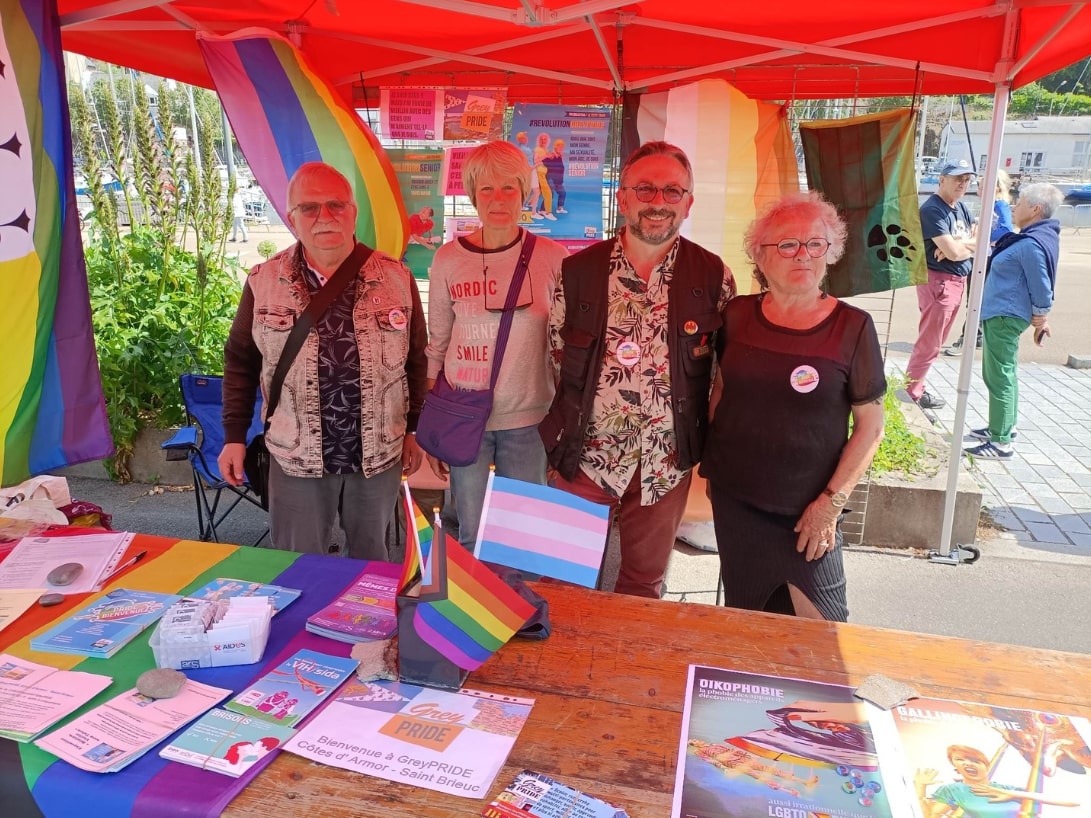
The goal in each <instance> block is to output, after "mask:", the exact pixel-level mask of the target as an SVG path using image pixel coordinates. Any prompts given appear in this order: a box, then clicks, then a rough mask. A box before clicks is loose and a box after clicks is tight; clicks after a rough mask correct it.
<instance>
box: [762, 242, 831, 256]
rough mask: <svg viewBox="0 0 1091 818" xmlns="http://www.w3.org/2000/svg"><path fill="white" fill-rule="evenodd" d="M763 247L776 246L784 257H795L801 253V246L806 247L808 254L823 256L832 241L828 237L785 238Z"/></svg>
mask: <svg viewBox="0 0 1091 818" xmlns="http://www.w3.org/2000/svg"><path fill="white" fill-rule="evenodd" d="M762 247H776V248H777V252H778V253H780V255H781V257H782V258H795V257H796V256H798V255H799V248H800V247H806V248H807V255H808V256H810V257H811V258H822V256H824V255H826V251H827V250H829V249H830V243H829V242H828V241H826V239H807V241H802V240H801V239H783V240H782V241H778V242H777V243H776V244H763V245H762Z"/></svg>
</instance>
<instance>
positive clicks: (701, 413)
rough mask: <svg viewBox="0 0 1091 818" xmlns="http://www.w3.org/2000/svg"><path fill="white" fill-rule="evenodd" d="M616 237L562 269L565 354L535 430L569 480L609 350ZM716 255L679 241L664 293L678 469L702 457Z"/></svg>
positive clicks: (720, 271) (719, 266)
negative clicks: (608, 322)
mask: <svg viewBox="0 0 1091 818" xmlns="http://www.w3.org/2000/svg"><path fill="white" fill-rule="evenodd" d="M613 249H614V242H613V241H603V242H599V243H598V244H594V245H592V246H591V247H588V248H587V249H586V250H582V251H580V252H579V253H576V254H575V255H573V256H569V257H568V258H566V259H565V260H564V262H563V264H562V267H561V286H562V287H563V288H564V303H565V316H564V326H563V328H562V329H561V337H562V339H563V340H564V354H563V356H562V359H561V377H560V382H559V383H558V384H557V394H556V395H555V396H554V398H553V405H552V406H550V407H549V412H548V413H547V414H546V416H545V419H544V420H543V421H542V422H541V424H540V425H539V427H538V431H539V432H540V434H541V436H542V442H543V443H544V444H545V448H546V452H547V454H548V455H549V462H550V465H552V466H553V468H555V469H556V470H557V471H558V472H559V473H560V475H561V476H562V477H564V478H565V479H566V480H572V479H573V478H574V477H575V476H576V472H577V470H578V469H579V464H580V454H581V452H582V451H583V445H584V435H585V434H586V430H587V421H588V418H589V417H590V416H591V407H592V404H593V403H594V400H595V392H596V390H597V388H598V383H599V377H600V375H601V373H602V366H603V362H604V361H605V353H606V313H607V310H606V307H607V304H606V297H607V293H608V292H609V284H610V254H611V253H612V252H613ZM723 279H724V263H723V261H722V260H721V259H720V257H719V256H717V255H715V254H714V253H710V252H709V251H708V250H705V249H704V248H703V247H700V246H698V245H696V244H694V243H693V242H691V241H688V240H687V239H680V246H679V248H678V255H677V257H676V258H675V264H674V274H673V277H672V278H671V282H670V290H669V292H668V295H667V325H668V339H667V344H668V351H667V357H668V360H669V363H670V375H671V404H672V406H671V409H672V415H673V417H674V431H675V435H676V436H677V438H678V467H679V468H680V469H689V468H692V467H693V466H694V465H696V464H697V461H698V460H700V459H701V450H702V448H703V446H704V441H705V434H706V432H707V431H708V395H709V390H710V387H711V384H712V372H713V368H712V365H713V359H714V357H715V356H714V354H713V353H714V351H715V348H716V342H717V340H718V337H717V336H718V333H719V330H720V327H722V326H723V316H722V315H721V314H720V313H719V312H718V311H717V309H716V306H717V304H718V302H719V300H720V292H721V290H722V288H723Z"/></svg>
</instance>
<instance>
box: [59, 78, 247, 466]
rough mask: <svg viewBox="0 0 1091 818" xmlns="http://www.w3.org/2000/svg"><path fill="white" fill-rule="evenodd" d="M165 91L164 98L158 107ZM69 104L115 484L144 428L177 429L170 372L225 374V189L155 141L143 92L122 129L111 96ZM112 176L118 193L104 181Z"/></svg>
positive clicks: (214, 176) (180, 413)
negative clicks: (84, 191)
mask: <svg viewBox="0 0 1091 818" xmlns="http://www.w3.org/2000/svg"><path fill="white" fill-rule="evenodd" d="M169 93H170V92H169V91H168V90H167V89H166V88H163V89H161V93H160V96H161V102H162V99H163V95H164V94H167V95H169ZM69 101H70V108H71V111H72V124H73V137H74V142H75V146H76V150H77V156H79V157H80V158H81V162H80V170H81V171H82V173H83V174H84V176H85V177H86V179H87V182H88V187H89V189H90V200H91V209H90V211H89V212H88V213H87V215H86V217H85V218H86V221H85V224H84V227H85V231H84V254H85V257H86V261H87V277H88V285H89V289H90V295H91V312H92V323H93V325H94V330H95V343H96V347H97V350H98V359H99V370H100V372H101V374H102V386H103V392H104V393H105V397H106V410H107V414H108V416H109V420H110V431H111V433H112V435H113V438H114V445H115V447H116V453H115V455H114V460H113V462H112V464H111V465H112V472H113V474H114V476H115V477H116V478H117V479H118V480H120V481H122V482H124V481H127V480H128V479H129V478H130V473H129V460H130V458H131V457H132V453H133V445H134V443H135V440H136V437H137V434H138V433H139V432H140V431H141V429H143V428H145V427H147V426H151V427H156V428H166V427H169V426H172V425H177V424H179V423H181V422H182V420H183V418H184V410H183V407H182V400H181V394H180V393H179V389H178V377H179V375H181V374H182V373H184V372H189V371H196V372H210V373H216V372H221V371H222V370H223V347H224V342H225V341H226V340H227V335H228V332H229V330H230V328H231V321H232V319H233V318H234V315H235V310H236V308H237V306H238V303H239V296H240V293H241V285H240V284H239V278H238V267H237V263H236V262H234V261H232V260H229V259H228V258H227V256H226V253H225V252H224V246H225V245H224V240H225V238H226V235H227V228H228V224H229V223H230V215H229V214H230V210H229V208H228V206H227V202H229V201H230V197H231V194H232V190H231V187H232V186H229V189H228V190H227V191H224V189H223V185H222V183H221V180H220V176H219V172H218V170H217V169H216V168H215V166H214V165H211V164H206V165H205V166H204V168H203V169H202V168H199V167H198V164H197V162H196V157H195V154H194V153H193V152H191V151H189V150H188V149H187V148H185V147H184V146H180V145H178V144H173V143H167V142H165V141H164V140H163V138H162V136H161V134H162V133H163V129H161V128H158V127H157V126H156V124H155V122H154V120H153V117H152V113H151V109H150V106H149V104H148V100H147V98H146V97H145V94H144V91H143V87H142V86H141V85H137V86H135V88H134V89H133V102H134V105H133V108H132V111H131V119H130V121H129V122H127V123H125V122H123V121H122V117H121V115H120V114H119V111H118V109H117V107H116V100H114V99H113V97H112V95H110V94H104V95H101V96H99V97H97V98H96V97H95V96H94V95H92V96H85V95H84V94H83V93H82V92H81V91H80V90H79V89H78V88H75V87H73V88H70V89H69ZM99 123H101V124H99ZM168 130H169V129H168ZM212 132H213V130H212V128H211V127H210V125H209V123H208V122H206V123H205V127H204V128H202V129H200V130H199V133H198V135H197V142H198V144H199V147H200V151H201V153H202V155H203V156H205V157H213V156H214V153H213V151H212V136H211V134H212ZM109 176H113V177H114V178H115V179H117V180H118V181H119V182H120V183H121V184H120V191H114V190H110V189H109V187H108V186H106V185H103V184H102V179H103V178H109ZM123 224H127V225H128V227H124V226H123ZM190 248H192V249H190Z"/></svg>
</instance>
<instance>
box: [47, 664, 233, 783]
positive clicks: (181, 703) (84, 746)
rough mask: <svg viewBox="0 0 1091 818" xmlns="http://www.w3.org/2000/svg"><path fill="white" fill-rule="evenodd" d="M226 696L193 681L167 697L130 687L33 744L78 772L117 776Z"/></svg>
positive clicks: (223, 691)
mask: <svg viewBox="0 0 1091 818" xmlns="http://www.w3.org/2000/svg"><path fill="white" fill-rule="evenodd" d="M230 693H231V691H230V690H225V689H224V688H222V687H212V686H211V685H205V684H201V683H199V682H195V681H193V680H192V679H188V680H186V683H185V684H184V685H182V689H181V690H180V691H179V692H178V693H177V694H176V695H174V696H171V697H170V698H169V699H152V698H149V697H147V696H145V695H143V694H142V693H140V692H139V691H138V690H137V689H136V688H135V687H134V688H132V689H131V690H128V691H126V692H125V693H122V694H120V695H118V696H115V697H114V698H112V699H110V700H109V701H108V702H105V703H104V704H101V705H99V706H98V707H96V708H94V709H93V710H89V711H88V712H86V713H84V714H83V715H81V716H78V717H77V718H75V719H73V720H72V721H70V722H69V723H68V724H66V725H65V726H64V727H61V728H60V729H58V730H54V731H53V732H52V733H49V734H47V735H45V736H42V738H40V739H38V740H37V741H35V742H34V743H35V744H36V745H37V746H38V747H40V748H41V749H43V750H45V751H46V752H47V753H52V754H53V755H55V756H57V757H58V758H60V759H62V760H64V761H67V762H68V763H69V764H71V765H73V766H75V767H79V768H80V769H81V770H87V771H88V772H92V773H116V772H117V771H118V770H120V769H122V768H124V767H127V766H129V764H131V763H132V762H134V761H136V759H138V758H140V757H141V756H142V755H144V753H146V752H148V750H150V749H151V748H152V747H154V746H155V745H156V744H158V743H159V742H161V741H162V740H163V739H165V738H166V737H167V736H169V735H170V734H171V733H173V732H174V731H175V730H178V729H179V728H180V727H182V726H184V725H185V724H187V723H189V722H190V721H192V720H193V719H195V718H197V716H199V715H201V714H202V713H204V712H205V711H206V710H208V709H209V708H210V707H213V706H215V705H216V704H218V703H219V702H222V701H223V700H224V698H226V697H227V696H228V695H229V694H230Z"/></svg>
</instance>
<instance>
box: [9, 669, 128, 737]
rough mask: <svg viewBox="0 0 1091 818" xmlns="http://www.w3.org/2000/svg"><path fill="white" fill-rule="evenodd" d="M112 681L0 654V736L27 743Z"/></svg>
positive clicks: (103, 677) (107, 678)
mask: <svg viewBox="0 0 1091 818" xmlns="http://www.w3.org/2000/svg"><path fill="white" fill-rule="evenodd" d="M112 681H113V679H111V678H110V677H109V676H100V675H99V674H97V673H83V672H81V671H78V670H58V669H57V668H55V667H49V666H48V665H39V664H37V663H36V662H30V661H27V660H26V659H21V658H19V657H18V656H12V655H10V654H7V653H0V737H3V738H10V739H12V740H13V741H30V740H31V739H32V738H34V737H35V736H36V735H38V734H39V733H41V732H42V731H43V730H46V729H48V728H49V727H50V726H51V725H52V724H54V723H56V722H58V721H60V720H61V719H62V718H64V717H65V716H67V715H68V714H69V713H71V712H72V711H73V710H76V709H77V708H78V707H81V706H83V705H84V704H86V703H87V702H89V701H90V700H91V699H93V698H94V697H95V696H97V695H98V694H99V693H101V692H102V691H103V690H105V689H106V688H108V687H109V686H110V683H111V682H112Z"/></svg>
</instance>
